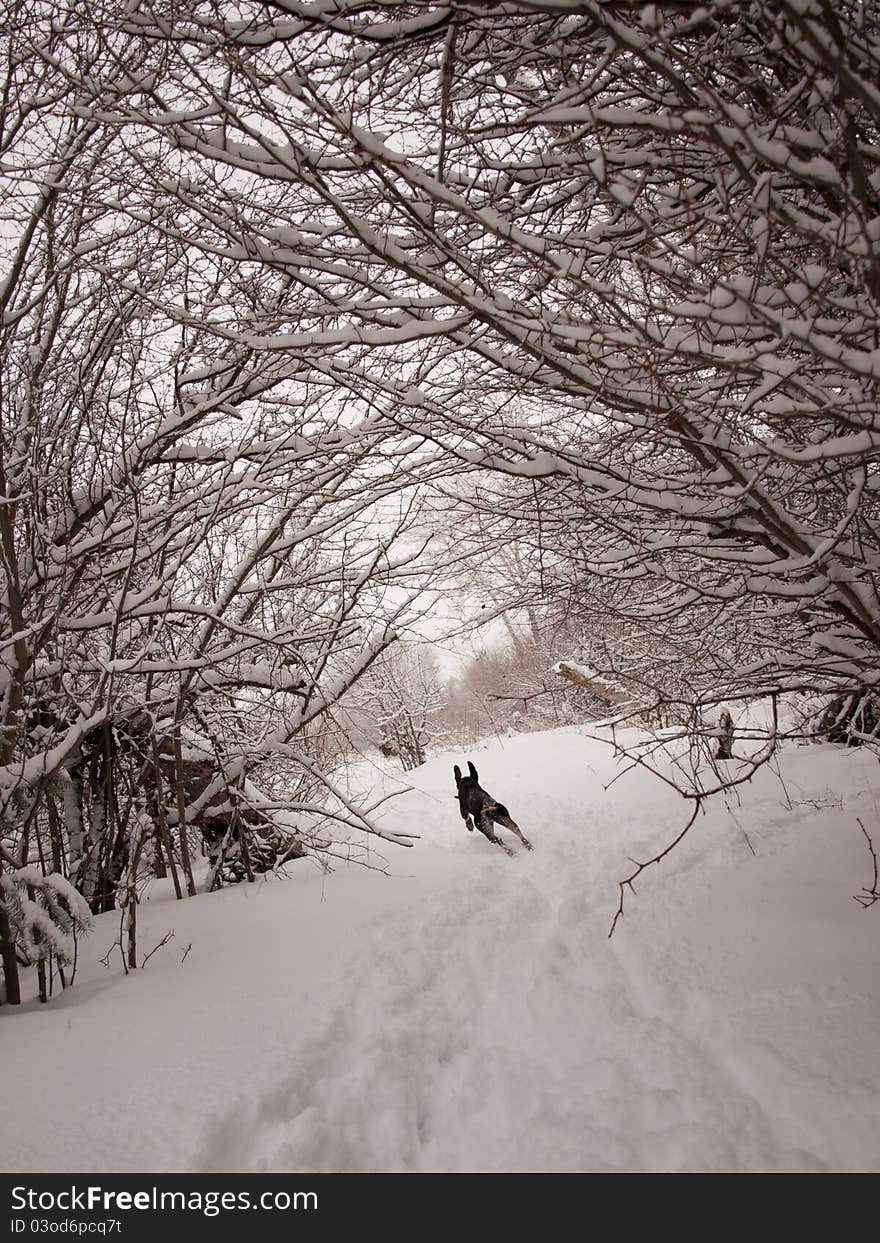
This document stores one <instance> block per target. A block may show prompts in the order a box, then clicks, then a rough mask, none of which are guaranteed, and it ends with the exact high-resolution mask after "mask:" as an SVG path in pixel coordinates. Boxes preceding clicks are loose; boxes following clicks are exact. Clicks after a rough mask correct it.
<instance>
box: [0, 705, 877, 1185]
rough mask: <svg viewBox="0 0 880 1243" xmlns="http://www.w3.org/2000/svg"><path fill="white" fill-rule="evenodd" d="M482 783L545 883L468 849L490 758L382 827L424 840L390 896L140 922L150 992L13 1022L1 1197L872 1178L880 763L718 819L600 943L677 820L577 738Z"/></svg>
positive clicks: (324, 897) (496, 761) (102, 980)
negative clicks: (127, 1186) (493, 1178)
mask: <svg viewBox="0 0 880 1243" xmlns="http://www.w3.org/2000/svg"><path fill="white" fill-rule="evenodd" d="M471 755H472V758H473V759H474V760H475V761H476V763H477V766H478V768H479V769H480V776H481V778H482V781H483V784H484V785H485V786H486V787H487V788H488V789H490V790H491V791H493V792H494V793H497V794H498V795H499V796H500V797H502V798H504V799H505V801H507V802H508V803H509V805H510V806H511V810H512V812H513V815H514V817H515V818H516V819H517V820H518V821H519V823H520V824H521V825H522V826H523V828H524V830H525V831H526V833H527V835H528V836H530V837H531V839H532V840H533V842H534V843H535V851H534V852H533V853H532V854H526V853H525V852H524V851H523V850H522V848H521V847H519V845H518V843H515V842H514V846H515V849H516V850H517V857H516V858H515V859H509V858H507V857H506V856H505V855H503V854H502V853H501V852H500V851H498V850H497V849H494V848H492V847H491V846H490V845H489V844H488V843H487V842H486V841H485V840H484V839H483V838H482V837H481V836H480V835H479V834H476V833H473V834H469V833H467V832H466V831H465V829H464V827H463V825H462V822H461V820H460V819H459V817H458V811H457V806H456V804H455V802H454V801H453V797H452V796H453V784H452V780H451V762H452V760H453V759H458V760H459V762H461V761H462V760H463V759H466V758H468V757H467V756H455V757H453V756H450V757H442V758H440V759H437V760H433V761H431V762H430V763H428V764H427V765H425V766H423V767H422V768H421V769H419V770H417V772H416V773H414V774H412V778H413V785H415V786H417V789H415V790H413V791H412V792H410V793H408V794H405V795H403V796H401V798H399V799H397V800H395V801H394V802H392V803H391V804H389V805H388V811H387V816H388V818H389V821H393V822H394V823H395V824H401V823H409V825H410V827H414V828H418V830H419V831H420V832H421V833H422V835H423V836H422V839H421V841H420V843H419V845H417V846H416V847H415V848H414V849H413V850H411V851H407V852H405V853H404V852H402V851H399V850H394V848H389V851H388V852H386V857H387V858H389V860H390V863H391V865H392V868H393V871H394V875H393V876H392V877H391V878H388V877H384V876H381V875H378V874H375V873H368V872H365V871H363V870H361V869H343V870H342V871H341V872H338V873H337V874H336V875H334V876H332V877H330V878H328V879H327V880H326V881H322V880H321V878H320V877H318V876H317V875H316V874H315V873H314V872H310V871H307V870H306V867H305V865H302V866H303V870H302V871H298V872H297V873H296V874H295V875H294V876H293V878H292V879H291V880H290V881H288V882H280V883H279V882H273V883H272V884H269V885H265V886H261V887H260V888H258V889H254V888H251V889H248V888H246V887H243V888H241V889H239V890H236V891H228V892H226V893H224V894H221V895H213V896H211V897H206V898H200V899H197V900H196V901H195V902H190V903H186V904H173V903H168V902H154V903H149V904H146V905H145V906H144V907H143V908H142V925H143V930H142V934H141V938H142V945H143V946H144V947H145V948H146V947H147V946H148V944H149V943H150V937H151V935H152V936H153V938H154V940H158V939H159V938H160V937H161V936H162V935H163V932H164V931H165V930H167V928H168V927H170V926H174V928H175V938H174V940H173V941H172V942H171V943H170V946H169V947H168V948H167V949H165V950H161V951H160V952H159V953H158V954H157V955H156V957H155V958H154V959H153V960H151V962H150V963H149V964H148V966H147V968H146V970H145V971H143V972H139V973H137V974H136V975H133V976H130V977H128V978H127V979H125V978H122V977H121V976H119V974H118V973H117V972H116V969H115V967H114V972H113V974H112V975H111V974H110V973H109V972H106V971H104V969H103V968H101V967H97V969H95V968H94V966H92V965H90V964H89V963H86V964H84V971H83V982H82V983H78V985H77V987H76V989H75V990H73V992H72V993H70V994H69V995H68V996H66V997H64V998H63V999H62V1000H61V1001H60V1002H58V1003H55V1004H53V1005H52V1006H51V1007H50V1008H49V1012H48V1013H47V1011H46V1010H45V1009H43V1010H42V1012H40V1011H39V1010H35V1009H34V1010H31V1012H29V1013H27V1014H19V1015H15V1016H11V1015H10V1014H9V1012H8V1011H6V1012H5V1013H4V1015H3V1027H2V1029H0V1038H2V1039H3V1041H4V1044H6V1045H7V1046H9V1052H10V1057H9V1058H7V1057H4V1064H5V1065H6V1067H7V1068H10V1065H11V1069H12V1079H11V1090H12V1095H13V1097H15V1096H16V1094H20V1096H21V1101H20V1109H21V1111H22V1116H24V1117H26V1118H29V1119H30V1125H29V1126H28V1125H26V1126H25V1130H26V1140H27V1142H26V1144H25V1146H24V1149H23V1150H20V1149H19V1148H17V1147H13V1148H12V1150H11V1151H10V1152H9V1154H8V1157H7V1158H6V1160H5V1162H4V1165H5V1168H7V1169H8V1168H30V1169H81V1170H82V1169H96V1170H102V1169H103V1170H108V1169H114V1170H130V1169H160V1170H175V1169H177V1170H179V1169H190V1170H271V1171H278V1170H295V1171H317V1170H702V1169H725V1170H737V1169H752V1170H755V1169H774V1170H776V1169H784V1170H813V1169H878V1168H880V1070H878V1062H877V1056H876V1051H877V1038H878V1035H880V979H878V971H877V966H876V964H877V947H878V940H880V924H878V921H877V914H878V912H877V911H876V910H875V911H871V912H864V911H862V910H861V909H860V908H859V907H858V906H857V905H856V904H855V903H854V902H853V901H852V898H851V895H852V894H853V893H854V892H856V891H857V890H858V889H859V887H860V886H861V884H862V883H863V882H864V880H865V879H867V876H866V867H867V865H868V857H867V852H866V850H865V849H864V839H863V838H862V837H861V836H860V833H859V831H858V827H857V825H856V821H855V817H856V816H857V815H862V816H863V818H864V817H866V816H868V815H872V814H873V815H876V813H875V812H874V811H873V798H874V795H873V790H872V784H873V785H876V784H880V783H878V782H877V776H878V774H877V771H876V761H872V760H871V759H870V757H867V756H862V755H860V754H858V753H849V754H844V753H841V752H840V751H839V750H837V749H835V748H830V747H828V748H815V747H813V748H809V749H806V748H805V749H796V750H793V751H791V752H789V753H787V754H786V756H785V757H784V776H785V787H786V790H787V795H786V793H785V791H784V790H783V788H782V785H781V784H780V782H779V780H778V778H776V777H775V776H774V775H773V774H772V773H770V772H769V771H765V772H762V773H761V774H760V775H759V777H758V778H757V779H756V781H755V783H754V785H753V786H752V787H749V789H748V790H747V791H746V792H745V793H744V794H743V797H742V805H741V806H736V805H734V806H732V808H731V809H727V808H725V806H724V804H723V803H720V802H719V803H718V804H717V805H716V806H714V807H712V808H711V809H710V810H709V812H708V814H707V815H706V816H704V817H701V818H700V820H699V821H698V823H697V825H696V826H695V828H694V831H693V833H692V835H691V837H690V838H689V839H687V840H686V841H685V842H684V843H683V844H682V846H681V847H680V848H679V850H678V851H677V852H676V853H675V854H674V855H673V856H671V857H670V858H669V860H667V861H666V862H665V863H664V864H663V865H661V866H660V867H658V868H652V869H650V870H649V872H648V874H646V876H645V878H644V883H643V884H642V885H641V886H640V887H639V896H638V898H636V899H630V900H629V902H628V906H627V915H626V918H625V919H624V920H623V922H622V923H621V924H620V925H619V927H618V931H617V932H616V934H615V936H614V938H613V939H612V940H610V941H609V940H608V937H607V933H608V928H609V924H610V919H611V915H612V914H613V910H614V907H615V904H616V881H617V880H618V879H619V877H620V876H621V875H623V874H624V872H625V870H626V856H627V855H635V856H636V857H644V855H645V853H646V852H647V851H649V850H650V851H651V852H653V851H654V850H656V849H657V847H658V846H659V845H661V844H664V843H665V842H666V841H667V840H668V839H669V837H671V836H672V835H674V832H675V830H676V829H677V828H679V827H680V826H681V825H682V823H683V822H684V819H686V816H687V809H686V808H685V807H684V806H683V804H682V802H681V800H680V799H677V798H676V796H675V795H674V794H673V793H672V792H671V791H669V790H667V789H666V788H665V787H663V786H662V785H661V784H660V783H659V782H657V781H656V779H654V778H652V777H650V776H649V775H648V774H645V773H639V772H633V773H630V774H628V775H627V776H626V777H624V778H622V779H621V780H618V781H617V782H615V784H614V785H613V786H612V787H611V788H610V789H609V790H606V789H605V788H604V787H605V786H606V785H607V783H608V782H609V781H610V780H611V778H612V777H613V776H614V775H615V773H616V772H617V768H616V761H615V760H614V757H613V755H612V753H611V751H610V749H608V748H607V747H605V746H604V745H602V744H599V743H596V742H594V741H591V740H590V739H588V738H586V737H584V736H583V735H581V734H579V733H578V732H577V731H574V730H572V731H554V732H552V733H548V734H540V735H521V736H518V737H516V738H512V739H505V740H503V742H498V743H493V744H491V745H490V746H488V747H487V748H486V749H484V750H482V751H477V752H472V753H471ZM788 804H793V806H789V805H788ZM841 804H842V805H841ZM740 826H743V827H746V828H747V831H748V835H749V839H750V841H751V845H752V848H753V849H754V851H755V854H754V855H753V854H752V853H751V850H750V849H749V846H748V845H747V843H746V840H745V836H744V834H743V831H742V827H740ZM510 840H511V841H512V842H513V839H512V838H511V839H510ZM298 866H300V865H298ZM102 931H103V932H104V934H105V935H104V941H103V942H102V943H101V944H98V942H99V941H100V937H98V936H96V937H93V938H92V940H93V941H95V942H96V944H95V945H94V947H93V948H90V956H91V957H94V958H97V957H99V956H100V954H101V953H103V951H104V948H105V944H106V940H107V939H108V938H109V935H110V933H109V925H108V926H107V927H106V928H104V929H102ZM190 941H191V942H192V945H193V948H192V951H191V953H189V954H188V955H187V958H186V961H185V962H184V963H181V962H180V961H179V959H180V956H181V952H182V949H183V948H185V946H186V944H187V943H188V942H190ZM101 972H104V974H103V977H102V976H101V974H100V973H101ZM38 1064H39V1065H45V1066H46V1071H45V1074H43V1075H42V1076H41V1078H40V1079H39V1081H38V1082H36V1083H35V1082H34V1081H33V1078H34V1069H33V1068H34V1066H35V1065H38ZM28 1076H30V1079H31V1082H30V1083H28V1082H27V1077H28Z"/></svg>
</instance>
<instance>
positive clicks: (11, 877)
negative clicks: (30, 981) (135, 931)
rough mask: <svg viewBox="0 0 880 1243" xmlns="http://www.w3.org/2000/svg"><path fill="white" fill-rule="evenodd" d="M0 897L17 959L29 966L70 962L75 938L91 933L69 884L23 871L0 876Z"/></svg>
mask: <svg viewBox="0 0 880 1243" xmlns="http://www.w3.org/2000/svg"><path fill="white" fill-rule="evenodd" d="M0 895H2V900H3V903H4V905H5V907H6V913H7V916H8V918H9V923H10V926H11V930H12V934H13V940H14V942H15V946H16V949H17V951H18V954H19V957H20V958H22V959H24V960H25V961H26V962H27V964H28V965H29V966H35V965H36V964H37V963H38V962H43V961H45V960H46V959H48V958H49V957H50V955H54V957H55V958H56V959H57V960H58V962H59V963H61V964H62V965H67V964H68V963H71V962H73V958H74V953H75V937H76V934H77V933H85V932H88V931H89V930H90V929H91V926H92V915H91V912H90V910H89V908H88V904H87V903H86V901H85V900H84V899H83V897H82V896H81V895H80V894H78V893H77V891H76V890H75V889H74V887H73V885H71V884H70V882H69V881H67V880H66V879H65V878H64V877H63V876H61V875H60V873H58V872H50V873H49V874H48V875H46V876H44V875H43V874H42V872H41V871H40V870H39V868H37V867H33V866H30V867H23V868H19V869H18V871H16V872H10V873H7V874H5V875H2V876H0Z"/></svg>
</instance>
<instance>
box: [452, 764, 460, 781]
mask: <svg viewBox="0 0 880 1243" xmlns="http://www.w3.org/2000/svg"><path fill="white" fill-rule="evenodd" d="M452 771H453V772H454V773H455V784H456V785H457V786H460V785H461V769H460V768H459V767H458V765H457V764H456V765H455V766H454V767H453V769H452Z"/></svg>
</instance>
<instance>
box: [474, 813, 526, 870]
mask: <svg viewBox="0 0 880 1243" xmlns="http://www.w3.org/2000/svg"><path fill="white" fill-rule="evenodd" d="M476 825H477V828H478V829H479V830H480V832H481V833H482V834H483V836H484V837H487V838H488V839H489V841H490V842H491V843H492V845H493V846H500V847H501V849H502V850H503V851H504V853H505V854H507V855H510V857H511V859H514V858H516V856H515V855H514V853H513V851H512V850H511V849H510V847H509V846H508V845H506V844H505V843H504V842H502V840H501V838H500V837H496V836H495V834H494V833H493V831H492V822H491V821H490V820H487V819H486V817H485V816H480V818H479V820H477V822H476Z"/></svg>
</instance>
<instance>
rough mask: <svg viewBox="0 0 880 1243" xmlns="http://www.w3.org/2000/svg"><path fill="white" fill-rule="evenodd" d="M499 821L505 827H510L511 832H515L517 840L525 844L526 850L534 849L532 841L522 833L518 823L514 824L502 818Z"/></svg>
mask: <svg viewBox="0 0 880 1243" xmlns="http://www.w3.org/2000/svg"><path fill="white" fill-rule="evenodd" d="M501 823H502V824H503V825H504V827H505V828H506V829H510V831H511V833H515V834H516V835H517V837H518V838H519V840H520V841H521V842H522V844H523V845H524V846H525V848H526V850H534V849H535V848H534V846H533V845H532V843H531V842H530V841H529V839H528V838H527V837H525V836H524V835H523V833H522V830H521V829H520V827H519V825H518V824H514V823H513V821H512V820H502V821H501Z"/></svg>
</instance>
